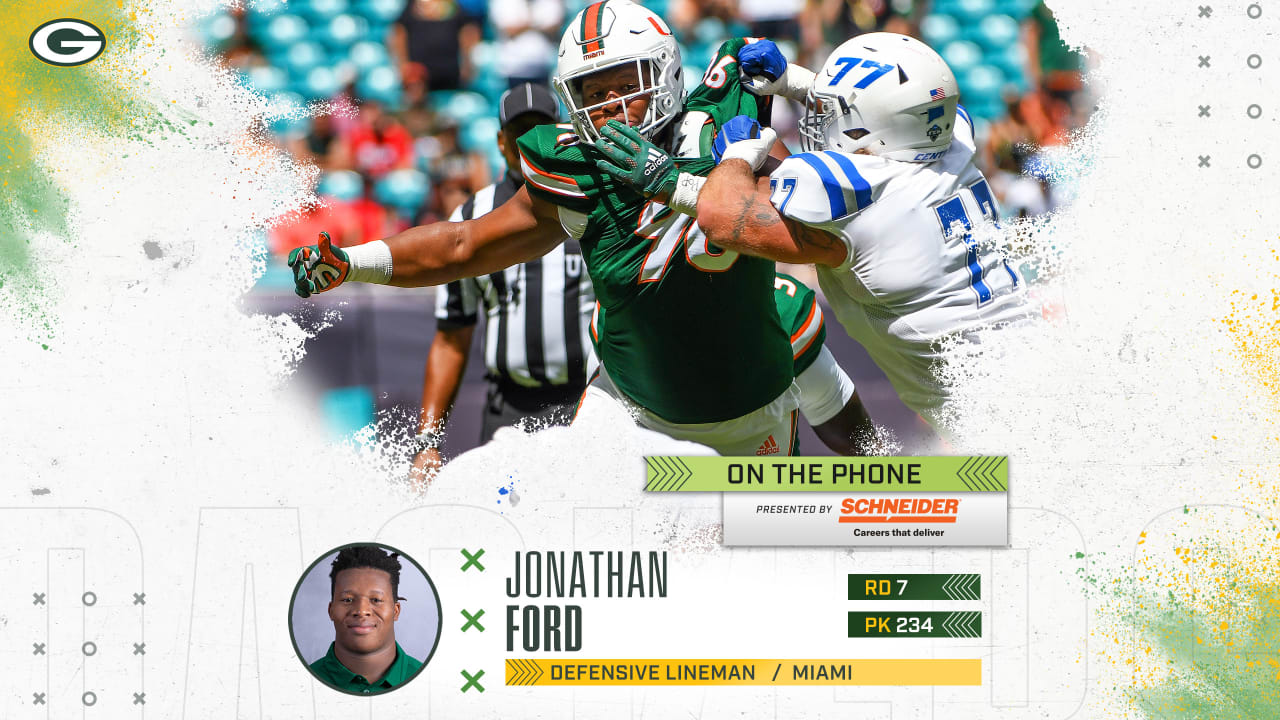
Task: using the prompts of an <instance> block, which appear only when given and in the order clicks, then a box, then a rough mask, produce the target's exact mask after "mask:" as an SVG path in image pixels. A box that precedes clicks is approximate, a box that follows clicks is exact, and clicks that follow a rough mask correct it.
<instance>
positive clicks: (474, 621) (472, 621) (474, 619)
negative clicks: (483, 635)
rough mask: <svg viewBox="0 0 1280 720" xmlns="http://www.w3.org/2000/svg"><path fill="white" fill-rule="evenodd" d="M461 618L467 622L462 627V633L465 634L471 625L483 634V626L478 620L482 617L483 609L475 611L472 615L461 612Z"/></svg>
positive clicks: (464, 611)
mask: <svg viewBox="0 0 1280 720" xmlns="http://www.w3.org/2000/svg"><path fill="white" fill-rule="evenodd" d="M462 617H464V618H466V619H467V622H466V623H465V624H464V625H463V626H462V632H466V631H467V629H468V628H470V627H471V626H472V625H474V626H476V628H478V629H479V630H480V632H484V626H483V625H481V624H480V618H482V617H484V610H483V609H480V610H477V611H476V612H475V614H474V615H473V614H471V613H469V612H467V611H466V610H463V611H462Z"/></svg>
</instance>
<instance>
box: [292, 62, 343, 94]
mask: <svg viewBox="0 0 1280 720" xmlns="http://www.w3.org/2000/svg"><path fill="white" fill-rule="evenodd" d="M297 89H298V92H299V93H300V94H302V95H303V96H305V97H306V98H307V99H309V100H328V99H329V98H331V97H333V96H334V95H337V94H338V91H339V90H341V89H342V80H341V79H340V78H339V77H338V73H337V72H335V71H334V69H333V68H331V67H328V66H324V65H321V66H319V67H313V68H311V69H310V70H309V71H307V74H306V76H305V77H303V79H302V82H300V83H298V88H297Z"/></svg>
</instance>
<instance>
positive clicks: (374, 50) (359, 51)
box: [347, 40, 391, 72]
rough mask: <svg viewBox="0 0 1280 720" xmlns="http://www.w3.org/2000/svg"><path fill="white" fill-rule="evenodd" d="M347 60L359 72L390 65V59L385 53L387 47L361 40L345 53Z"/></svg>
mask: <svg viewBox="0 0 1280 720" xmlns="http://www.w3.org/2000/svg"><path fill="white" fill-rule="evenodd" d="M347 58H349V59H350V60H351V62H352V63H354V64H355V66H356V69H357V70H359V71H360V72H367V71H369V70H372V69H373V68H376V67H380V66H382V65H389V64H390V63H391V57H390V55H388V53H387V46H386V45H383V44H382V43H379V42H372V41H369V40H362V41H361V42H358V43H356V44H354V45H352V46H351V49H350V50H348V51H347Z"/></svg>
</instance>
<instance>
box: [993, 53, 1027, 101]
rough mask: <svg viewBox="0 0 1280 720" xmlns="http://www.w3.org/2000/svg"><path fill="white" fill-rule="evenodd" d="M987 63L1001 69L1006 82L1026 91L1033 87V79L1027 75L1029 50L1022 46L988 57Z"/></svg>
mask: <svg viewBox="0 0 1280 720" xmlns="http://www.w3.org/2000/svg"><path fill="white" fill-rule="evenodd" d="M987 62H988V63H990V64H991V65H994V66H996V67H998V68H1000V71H1001V72H1002V73H1004V77H1005V80H1006V81H1007V82H1010V83H1013V84H1014V85H1016V86H1017V88H1018V90H1020V91H1024V92H1025V91H1026V90H1027V89H1028V88H1029V87H1031V79H1030V77H1028V75H1027V49H1026V48H1025V47H1023V46H1022V45H1010V46H1009V47H1007V48H1005V49H1004V50H1002V51H1000V52H998V53H991V54H988V55H987Z"/></svg>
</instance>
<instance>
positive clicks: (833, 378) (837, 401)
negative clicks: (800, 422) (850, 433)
mask: <svg viewBox="0 0 1280 720" xmlns="http://www.w3.org/2000/svg"><path fill="white" fill-rule="evenodd" d="M796 385H797V386H798V387H799V388H800V412H802V413H804V419H805V420H808V421H809V424H810V425H814V426H817V425H821V424H823V423H825V422H826V421H828V420H830V419H831V418H833V417H835V416H836V413H838V412H840V411H841V410H842V409H844V406H845V405H846V404H848V402H849V398H851V397H853V381H852V380H850V379H849V376H848V375H846V374H845V372H844V369H842V368H841V367H840V364H839V363H837V362H836V358H835V356H834V355H832V354H831V351H830V350H828V349H827V348H826V347H825V346H824V347H823V348H822V350H821V352H819V353H818V357H817V358H815V359H814V361H813V364H812V365H810V366H809V369H808V370H805V371H804V372H803V373H801V374H800V376H799V377H797V378H796Z"/></svg>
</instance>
